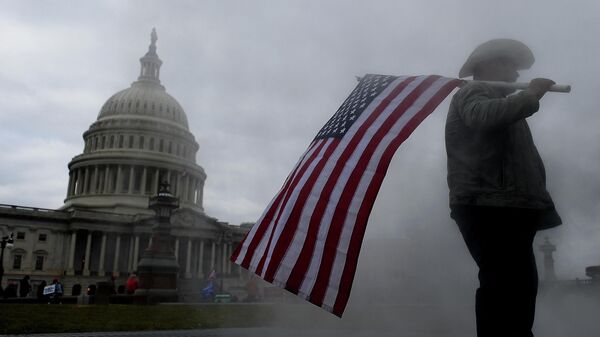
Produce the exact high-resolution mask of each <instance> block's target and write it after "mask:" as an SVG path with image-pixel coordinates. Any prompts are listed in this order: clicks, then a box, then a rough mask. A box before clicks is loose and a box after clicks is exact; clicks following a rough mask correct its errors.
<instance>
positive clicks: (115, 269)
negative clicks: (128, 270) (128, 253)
mask: <svg viewBox="0 0 600 337" xmlns="http://www.w3.org/2000/svg"><path fill="white" fill-rule="evenodd" d="M120 252H121V235H119V234H117V242H116V243H115V259H114V261H113V276H114V277H118V276H119V253H120Z"/></svg>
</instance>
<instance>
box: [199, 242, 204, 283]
mask: <svg viewBox="0 0 600 337" xmlns="http://www.w3.org/2000/svg"><path fill="white" fill-rule="evenodd" d="M203 271H204V240H200V252H199V253H198V278H199V279H202V278H204V273H203Z"/></svg>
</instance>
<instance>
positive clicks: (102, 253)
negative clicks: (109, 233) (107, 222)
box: [98, 232, 106, 276]
mask: <svg viewBox="0 0 600 337" xmlns="http://www.w3.org/2000/svg"><path fill="white" fill-rule="evenodd" d="M105 255H106V232H102V242H101V243H100V263H99V264H100V265H99V266H98V276H104V273H105V271H104V260H105V258H106V257H105Z"/></svg>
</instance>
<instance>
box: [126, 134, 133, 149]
mask: <svg viewBox="0 0 600 337" xmlns="http://www.w3.org/2000/svg"><path fill="white" fill-rule="evenodd" d="M127 147H128V148H130V149H131V148H132V147H133V135H129V142H128V144H127Z"/></svg>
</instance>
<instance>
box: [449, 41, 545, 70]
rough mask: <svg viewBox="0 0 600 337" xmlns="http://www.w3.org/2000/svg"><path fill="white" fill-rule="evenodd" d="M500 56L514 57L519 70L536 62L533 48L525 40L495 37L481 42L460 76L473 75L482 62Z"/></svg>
mask: <svg viewBox="0 0 600 337" xmlns="http://www.w3.org/2000/svg"><path fill="white" fill-rule="evenodd" d="M500 57H507V58H510V59H512V60H513V61H514V62H515V63H516V64H517V66H518V69H519V70H520V69H529V68H530V67H531V65H533V62H535V58H534V57H533V53H532V52H531V49H529V47H527V46H526V45H525V44H524V43H523V42H520V41H517V40H512V39H494V40H490V41H487V42H484V43H482V44H480V45H479V46H477V48H475V50H473V52H472V53H471V55H469V58H468V59H467V61H466V62H465V64H463V66H462V68H460V72H459V73H458V77H461V78H462V77H467V76H471V75H473V72H474V71H475V67H476V66H477V64H479V63H480V62H484V61H489V60H493V59H495V58H500Z"/></svg>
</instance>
